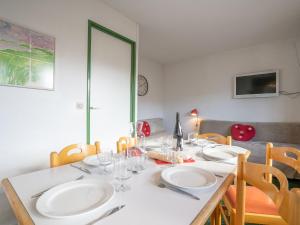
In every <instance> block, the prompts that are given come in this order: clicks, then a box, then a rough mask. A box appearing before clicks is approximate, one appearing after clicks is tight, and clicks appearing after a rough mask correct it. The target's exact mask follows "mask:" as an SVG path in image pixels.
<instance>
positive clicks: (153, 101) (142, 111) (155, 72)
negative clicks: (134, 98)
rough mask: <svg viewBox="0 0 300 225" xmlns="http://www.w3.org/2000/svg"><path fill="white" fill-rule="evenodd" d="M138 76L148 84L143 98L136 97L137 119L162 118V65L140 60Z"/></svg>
mask: <svg viewBox="0 0 300 225" xmlns="http://www.w3.org/2000/svg"><path fill="white" fill-rule="evenodd" d="M139 74H142V75H144V76H145V77H146V78H147V80H148V84H149V91H148V93H147V94H146V95H145V96H138V119H149V118H163V110H164V109H163V91H164V87H163V68H162V65H161V64H159V63H157V62H154V61H153V60H149V59H146V58H143V57H142V58H140V61H139Z"/></svg>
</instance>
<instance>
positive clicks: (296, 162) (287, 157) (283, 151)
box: [266, 143, 300, 182]
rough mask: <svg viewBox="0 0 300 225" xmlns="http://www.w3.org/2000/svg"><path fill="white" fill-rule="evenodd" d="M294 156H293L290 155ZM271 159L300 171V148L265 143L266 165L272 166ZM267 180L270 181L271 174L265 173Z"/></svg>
mask: <svg viewBox="0 0 300 225" xmlns="http://www.w3.org/2000/svg"><path fill="white" fill-rule="evenodd" d="M292 156H294V158H293V157H292ZM273 160H275V161H278V162H281V163H283V164H285V165H288V166H290V167H292V168H293V169H295V170H296V171H297V172H298V173H300V150H299V149H296V148H292V147H274V146H273V144H272V143H267V147H266V165H268V166H272V164H273ZM267 177H268V181H269V182H272V175H271V174H267Z"/></svg>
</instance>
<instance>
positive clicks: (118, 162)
mask: <svg viewBox="0 0 300 225" xmlns="http://www.w3.org/2000/svg"><path fill="white" fill-rule="evenodd" d="M130 177H131V172H130V171H129V170H128V159H127V157H126V156H125V155H124V154H116V155H115V157H114V178H115V179H116V180H117V181H118V182H119V183H118V184H117V186H116V191H117V192H119V191H122V192H124V191H128V190H130V186H128V185H126V184H125V181H126V180H128V179H129V178H130Z"/></svg>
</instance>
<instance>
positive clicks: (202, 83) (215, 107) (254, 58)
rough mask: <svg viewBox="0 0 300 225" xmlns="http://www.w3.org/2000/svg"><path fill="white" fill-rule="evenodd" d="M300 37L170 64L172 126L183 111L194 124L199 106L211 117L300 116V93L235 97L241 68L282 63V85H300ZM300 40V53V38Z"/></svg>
mask: <svg viewBox="0 0 300 225" xmlns="http://www.w3.org/2000/svg"><path fill="white" fill-rule="evenodd" d="M294 40H295V39H294ZM294 40H285V41H276V42H272V43H266V44H261V45H257V46H253V47H249V48H243V49H238V50H234V51H229V52H223V53H219V54H214V55H210V56H207V57H204V58H196V59H193V60H189V61H186V62H181V63H178V64H171V65H166V66H165V67H164V75H165V90H166V91H165V109H166V110H165V120H166V126H167V128H168V129H172V128H173V124H174V118H175V112H176V111H179V112H181V114H182V117H183V118H182V120H183V126H184V128H185V130H186V131H189V130H191V129H192V127H191V125H192V124H193V123H192V119H191V117H189V116H187V115H186V114H187V112H188V111H189V110H191V109H192V108H195V107H196V108H198V109H199V110H200V116H201V117H202V118H205V119H217V120H238V121H290V122H293V121H300V113H299V112H300V96H299V97H298V98H291V97H287V96H280V97H273V98H254V99H233V98H232V94H233V82H232V81H233V79H232V78H233V76H234V75H235V74H237V73H245V72H255V71H263V70H267V69H280V73H281V74H280V76H281V80H280V86H281V90H285V91H289V92H293V91H300V68H299V65H298V64H297V59H296V50H295V41H294ZM297 46H298V52H299V54H300V40H299V39H298V41H297Z"/></svg>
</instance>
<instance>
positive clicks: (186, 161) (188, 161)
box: [154, 159, 195, 165]
mask: <svg viewBox="0 0 300 225" xmlns="http://www.w3.org/2000/svg"><path fill="white" fill-rule="evenodd" d="M154 161H155V163H156V164H158V165H164V164H171V163H170V162H165V161H161V160H159V159H154ZM193 162H195V160H194V159H185V160H183V163H193Z"/></svg>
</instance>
